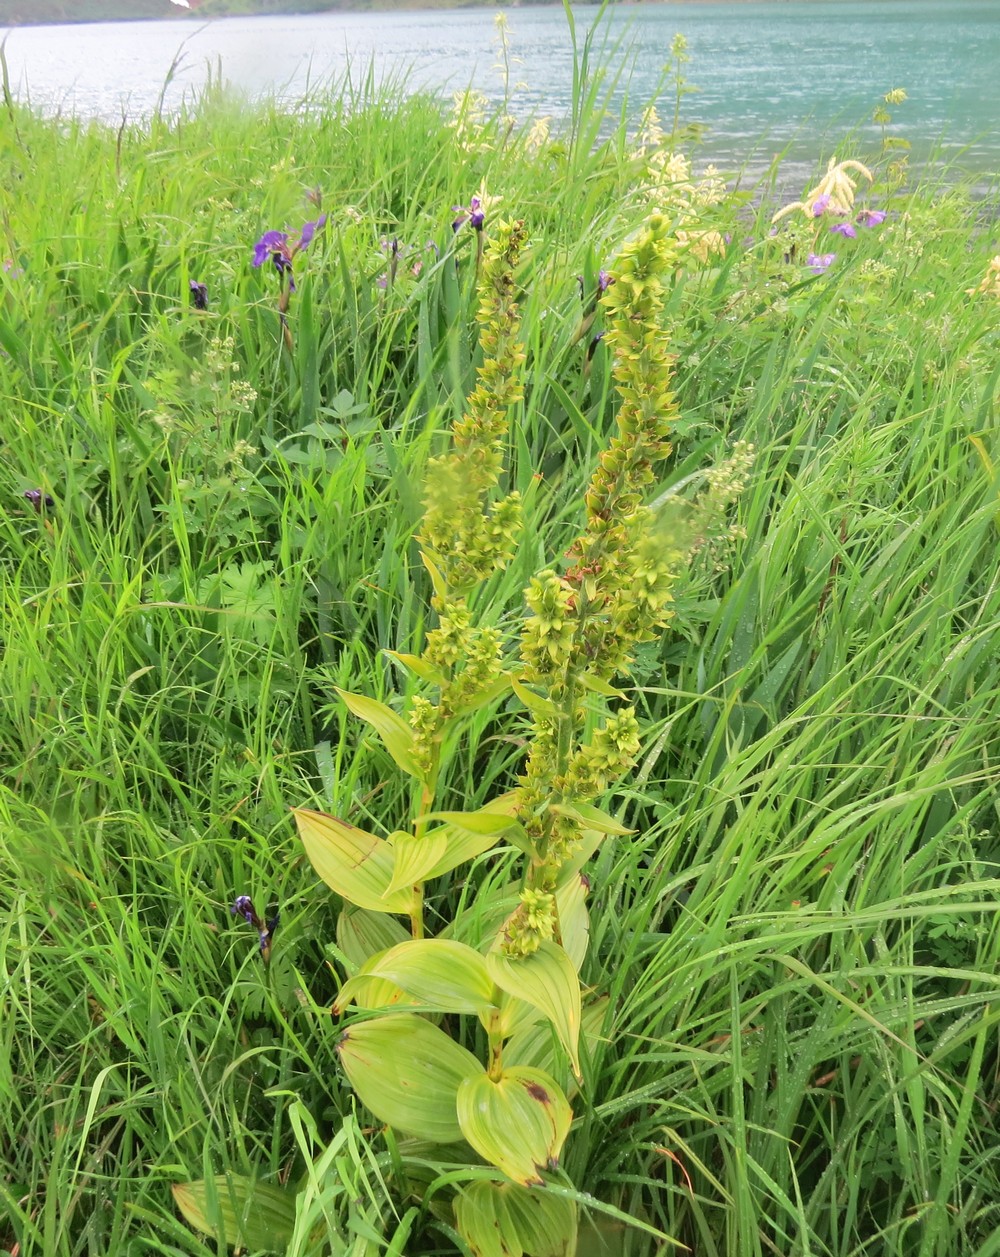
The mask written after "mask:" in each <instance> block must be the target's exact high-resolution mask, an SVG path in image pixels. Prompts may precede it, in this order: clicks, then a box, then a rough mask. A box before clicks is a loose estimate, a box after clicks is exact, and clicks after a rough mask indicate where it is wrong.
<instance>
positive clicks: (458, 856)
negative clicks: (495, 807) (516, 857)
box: [427, 825, 499, 881]
mask: <svg viewBox="0 0 1000 1257" xmlns="http://www.w3.org/2000/svg"><path fill="white" fill-rule="evenodd" d="M440 832H441V833H443V834H444V835H445V837H446V838H447V840H448V846H447V849H446V850H445V853H444V855H442V857H441V859H440V860H438V862H437V864H435V865H434V867H433V868H432V869H431V871H430V872H429V873H428V874H427V880H428V881H430V879H431V878H432V877H442V876H443V875H444V874H445V873H450V872H451V870H452V869H457V868H459V867H460V866H461V865H463V864H465V863H466V862H467V861H468V860H474V859H475V858H476V856H477V855H482V854H483V852H484V851H489V849H490V847H495V846H496V844H497V842H498V841H499V840H498V838H497V836H496V835H495V834H476V833H473V832H472V830H471V829H456V828H455V827H454V826H452V825H442V826H441V830H440Z"/></svg>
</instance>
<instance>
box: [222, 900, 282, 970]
mask: <svg viewBox="0 0 1000 1257" xmlns="http://www.w3.org/2000/svg"><path fill="white" fill-rule="evenodd" d="M229 911H230V913H231V914H232V915H233V916H234V917H242V918H243V920H244V921H246V923H247V925H252V926H253V928H254V929H255V930H256V931H257V935H258V938H259V939H260V954H261V955H262V956H263V957H264V959H265V960H270V959H271V936H272V935H273V934H274V931H275V930H276V929H277V928H278V922H279V921H280V920H281V913H280V912H275V914H274V916H273V917H271V919H270V920H269V921H263V920H261V918H260V917H259V916H258V915H257V909H256V908H255V907H254V906H253V900H252V899H251V898H250V896H249V895H239V896H237V898H236V900H235V902H234V903H232V904H231V905H230V908H229Z"/></svg>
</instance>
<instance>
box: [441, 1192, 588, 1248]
mask: <svg viewBox="0 0 1000 1257" xmlns="http://www.w3.org/2000/svg"><path fill="white" fill-rule="evenodd" d="M455 1220H456V1222H457V1224H458V1231H459V1234H460V1235H461V1236H462V1238H463V1239H464V1240H465V1242H466V1243H467V1244H468V1245H469V1247H470V1248H471V1249H472V1252H473V1253H474V1254H475V1257H569V1254H571V1253H574V1252H575V1245H576V1229H577V1228H576V1205H575V1204H574V1202H573V1201H571V1200H566V1199H565V1198H564V1197H562V1196H555V1195H553V1194H552V1193H551V1192H547V1191H545V1190H544V1189H540V1188H537V1187H522V1186H521V1185H520V1184H519V1183H492V1182H489V1181H487V1180H485V1179H479V1180H478V1181H477V1182H474V1183H470V1184H469V1186H468V1187H463V1188H462V1190H461V1191H460V1192H459V1193H458V1195H457V1196H456V1198H455Z"/></svg>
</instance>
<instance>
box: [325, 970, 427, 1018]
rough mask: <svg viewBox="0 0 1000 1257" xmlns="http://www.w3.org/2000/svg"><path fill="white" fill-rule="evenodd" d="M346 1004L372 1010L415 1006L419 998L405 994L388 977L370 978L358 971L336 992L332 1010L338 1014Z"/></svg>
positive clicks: (417, 1004)
mask: <svg viewBox="0 0 1000 1257" xmlns="http://www.w3.org/2000/svg"><path fill="white" fill-rule="evenodd" d="M348 1004H356V1005H357V1007H358V1008H366V1009H370V1010H371V1011H373V1012H374V1011H375V1010H377V1009H382V1008H415V1007H418V1006H419V1004H420V1000H415V999H414V998H413V996H412V995H407V993H406V992H405V991H404V990H403V988H402V987H400V986H397V985H396V983H395V982H390V981H389V979H388V978H372V977H369V976H368V974H366V973H359V974H357V975H355V977H353V978H348V979H347V981H346V982H345V983H344V985H343V986H342V987H341V988H340V990H339V991H338V992H337V998H336V1001H335V1002H334V1005H333V1010H332V1011H333V1012H334V1013H335V1014H336V1015H338V1016H339V1015H340V1013H342V1012H343V1011H344V1009H345V1008H346V1007H347V1006H348Z"/></svg>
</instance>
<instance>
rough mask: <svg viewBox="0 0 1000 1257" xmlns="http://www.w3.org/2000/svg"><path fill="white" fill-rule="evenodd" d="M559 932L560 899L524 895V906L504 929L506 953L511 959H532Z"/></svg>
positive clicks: (538, 893) (532, 892)
mask: <svg viewBox="0 0 1000 1257" xmlns="http://www.w3.org/2000/svg"><path fill="white" fill-rule="evenodd" d="M555 929H556V898H555V895H552V894H549V893H548V892H547V891H541V890H532V889H531V888H530V887H527V888H526V889H525V890H523V891H521V902H520V904H518V906H517V909H516V911H515V912H514V913H513V914H512V915H511V916H510V917H508V918H507V921H506V924H505V925H504V935H503V949H504V951H505V952H506V953H507V955H508V956H530V955H532V954H533V953H534V952H536V951H538V948H539V947H540V946H541V944H542V943H543V942H544V941H546V940H547V939H550V938H552V936H553V934H554V933H555Z"/></svg>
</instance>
